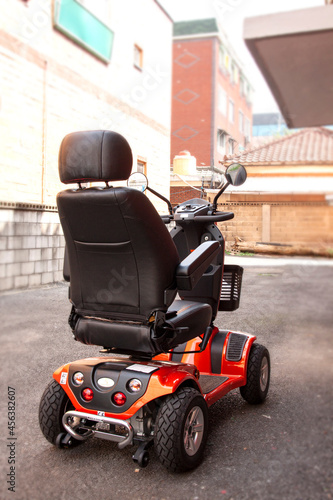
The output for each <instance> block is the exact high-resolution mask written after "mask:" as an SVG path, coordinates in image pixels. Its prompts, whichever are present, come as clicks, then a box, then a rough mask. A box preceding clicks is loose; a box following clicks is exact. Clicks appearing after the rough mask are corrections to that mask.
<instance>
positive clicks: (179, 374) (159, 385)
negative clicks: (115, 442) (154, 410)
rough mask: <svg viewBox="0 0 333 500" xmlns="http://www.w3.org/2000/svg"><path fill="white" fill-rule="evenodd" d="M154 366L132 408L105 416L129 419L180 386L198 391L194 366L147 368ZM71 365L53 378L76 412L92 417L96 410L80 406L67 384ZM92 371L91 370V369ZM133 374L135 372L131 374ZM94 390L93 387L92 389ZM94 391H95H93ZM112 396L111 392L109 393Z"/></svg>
mask: <svg viewBox="0 0 333 500" xmlns="http://www.w3.org/2000/svg"><path fill="white" fill-rule="evenodd" d="M83 361H86V362H87V364H88V365H89V366H91V365H92V364H94V363H96V364H97V363H101V362H103V363H104V362H106V361H108V359H107V358H89V359H87V360H83ZM153 365H155V366H156V367H157V369H156V371H154V372H153V373H152V374H151V377H150V380H149V383H148V386H147V389H146V391H145V393H144V394H143V395H142V396H141V397H140V398H139V399H138V400H137V401H135V403H134V404H132V406H130V407H129V408H128V409H127V410H126V411H124V412H123V413H112V408H110V412H107V411H106V412H105V416H107V417H114V418H118V419H122V420H126V419H129V418H131V417H132V416H133V415H134V414H135V413H136V412H137V411H138V410H139V409H140V408H142V407H143V406H144V405H146V404H147V403H149V402H150V401H153V400H154V399H158V398H161V397H164V396H167V395H169V394H172V393H174V392H175V391H177V389H178V388H179V387H180V386H181V385H187V386H190V387H196V388H198V390H200V388H199V385H198V377H199V372H198V370H197V369H196V367H195V366H193V365H191V364H185V363H172V362H168V363H165V362H159V361H152V362H150V363H149V366H153ZM70 366H71V363H68V364H66V365H63V366H61V367H60V368H58V369H57V370H56V371H55V372H54V374H53V378H54V379H55V380H56V381H57V382H58V383H59V384H60V385H61V387H62V388H63V390H64V391H65V392H66V394H67V396H68V397H69V399H70V401H71V403H72V404H73V406H74V408H75V409H76V410H77V411H82V412H86V413H90V414H92V415H97V414H98V409H96V408H94V409H91V408H89V406H88V405H89V404H90V403H88V404H87V406H82V404H80V403H79V401H78V400H77V398H76V397H75V395H74V393H73V391H72V389H71V387H70V386H69V383H68V378H69V370H70ZM91 369H93V368H91ZM133 373H135V372H133ZM93 389H94V387H93ZM114 389H115V390H114V392H117V388H116V386H115V387H114ZM94 390H95V389H94ZM110 395H112V392H110Z"/></svg>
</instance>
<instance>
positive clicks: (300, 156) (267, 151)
mask: <svg viewBox="0 0 333 500" xmlns="http://www.w3.org/2000/svg"><path fill="white" fill-rule="evenodd" d="M229 158H230V159H231V158H232V159H233V160H236V161H238V162H239V163H243V164H248V165H249V164H258V163H259V164H269V165H271V164H295V163H297V164H303V165H304V164H311V165H313V164H316V163H320V164H323V163H328V164H333V130H329V129H327V128H324V127H318V128H305V129H302V130H300V131H299V132H296V133H294V134H291V135H288V136H286V137H283V138H282V139H278V140H274V141H272V142H269V143H266V144H265V145H263V146H259V147H257V148H254V149H252V150H249V151H245V152H243V153H239V154H237V155H233V156H232V157H229Z"/></svg>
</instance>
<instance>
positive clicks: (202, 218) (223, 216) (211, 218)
mask: <svg viewBox="0 0 333 500" xmlns="http://www.w3.org/2000/svg"><path fill="white" fill-rule="evenodd" d="M160 217H161V219H162V221H163V222H164V224H169V223H170V222H171V221H172V220H174V217H173V215H161V216H160ZM233 218H234V213H233V212H215V214H212V215H197V216H196V217H193V219H188V220H190V221H191V222H223V221H226V220H231V219H233ZM182 220H186V219H182Z"/></svg>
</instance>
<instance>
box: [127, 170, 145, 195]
mask: <svg viewBox="0 0 333 500" xmlns="http://www.w3.org/2000/svg"><path fill="white" fill-rule="evenodd" d="M127 186H128V187H130V188H133V189H137V190H138V191H141V192H142V193H144V192H145V191H146V189H147V187H148V179H147V177H146V176H145V174H143V173H142V172H134V173H133V174H131V175H130V176H129V178H128V180H127Z"/></svg>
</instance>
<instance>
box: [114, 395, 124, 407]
mask: <svg viewBox="0 0 333 500" xmlns="http://www.w3.org/2000/svg"><path fill="white" fill-rule="evenodd" d="M112 400H113V402H114V404H115V405H117V406H123V405H124V404H125V403H126V396H125V394H123V393H122V392H116V393H115V394H114V395H113V396H112Z"/></svg>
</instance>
